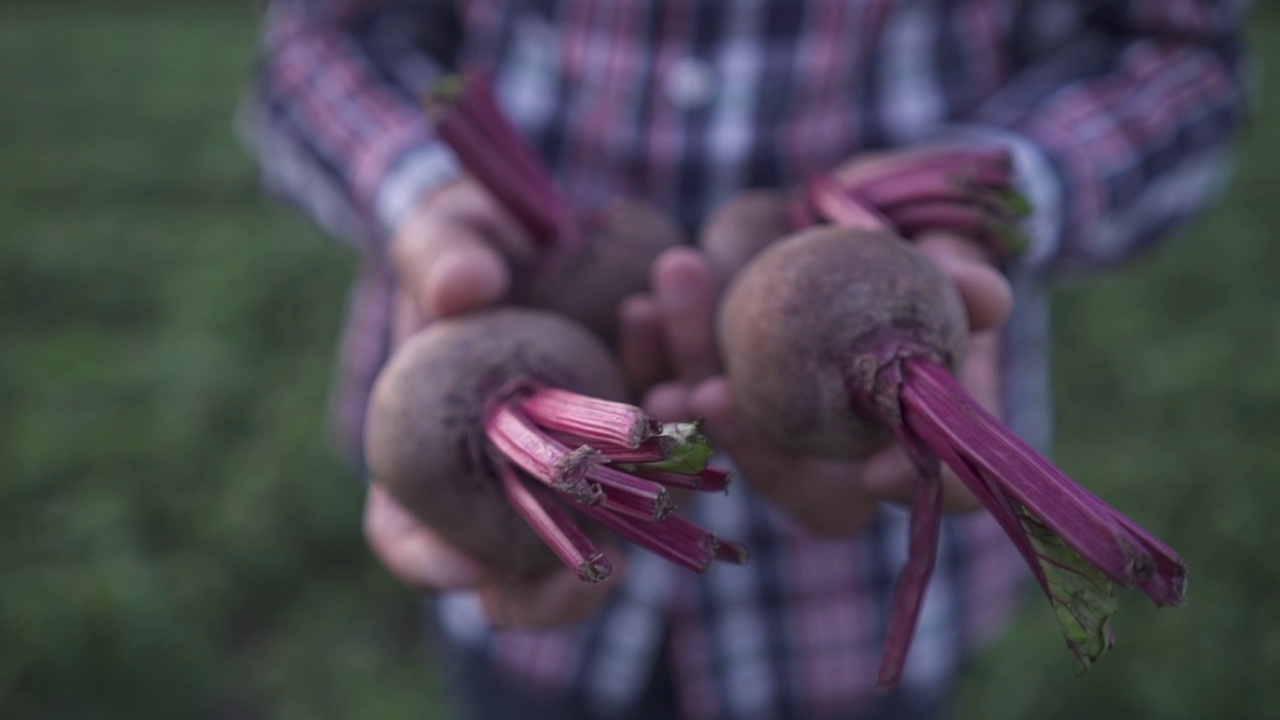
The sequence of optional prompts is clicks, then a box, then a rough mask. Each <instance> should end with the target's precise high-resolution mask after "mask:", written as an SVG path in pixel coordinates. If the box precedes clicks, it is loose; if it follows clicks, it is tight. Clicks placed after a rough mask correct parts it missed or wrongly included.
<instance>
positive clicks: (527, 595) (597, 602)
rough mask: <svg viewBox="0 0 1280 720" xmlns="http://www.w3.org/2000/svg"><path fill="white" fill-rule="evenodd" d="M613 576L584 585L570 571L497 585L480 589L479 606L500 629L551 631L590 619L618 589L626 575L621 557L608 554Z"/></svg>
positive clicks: (615, 554)
mask: <svg viewBox="0 0 1280 720" xmlns="http://www.w3.org/2000/svg"><path fill="white" fill-rule="evenodd" d="M609 558H610V562H611V563H612V564H613V573H612V574H611V575H610V576H609V579H608V580H606V581H604V582H601V583H588V582H583V581H582V579H581V578H579V577H578V576H577V575H575V574H573V573H572V572H570V571H569V570H567V569H564V570H561V569H557V570H556V571H555V572H553V573H551V574H550V575H548V576H546V577H542V578H538V579H537V580H531V581H518V580H511V581H494V582H490V583H486V584H485V585H484V586H483V587H482V588H481V589H480V602H481V605H482V606H483V607H484V610H485V612H486V614H488V616H489V619H490V622H492V623H493V624H494V625H496V626H498V627H522V628H530V629H537V628H551V627H557V626H564V625H571V624H574V623H578V622H581V621H583V620H586V619H587V618H589V617H591V616H592V615H593V614H595V612H596V611H597V610H599V609H600V608H601V607H602V606H603V605H604V603H605V601H606V600H608V598H609V595H610V594H612V593H613V591H614V590H615V589H616V588H617V587H618V585H619V583H620V582H621V579H622V575H623V574H624V573H625V571H626V567H625V563H624V562H623V559H622V553H621V552H617V551H616V550H615V551H614V552H610V553H609Z"/></svg>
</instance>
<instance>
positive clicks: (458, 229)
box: [388, 178, 533, 336]
mask: <svg viewBox="0 0 1280 720" xmlns="http://www.w3.org/2000/svg"><path fill="white" fill-rule="evenodd" d="M532 247H533V244H532V240H531V239H530V238H529V236H528V234H527V233H526V232H525V231H524V230H523V229H522V228H521V227H520V225H519V224H518V223H517V222H516V221H515V220H514V219H513V218H511V216H510V215H508V214H507V212H506V211H505V210H504V209H502V207H501V206H500V205H499V204H498V201H497V200H495V199H494V198H493V196H491V195H490V194H489V193H488V192H487V191H485V190H484V188H482V187H481V186H480V185H479V184H478V183H476V182H475V181H473V180H471V179H469V178H462V179H460V180H456V181H454V182H453V183H451V184H449V185H447V186H445V187H444V188H442V189H440V190H438V191H436V192H434V193H432V194H431V195H429V196H428V197H427V198H425V199H424V200H423V201H422V202H421V203H420V204H419V205H418V206H417V207H416V208H415V209H414V210H412V211H410V213H409V215H408V216H407V217H406V218H405V219H404V220H403V221H402V222H401V223H400V226H399V227H398V228H397V229H396V231H395V232H394V233H393V235H392V237H391V241H390V245H389V248H388V252H389V257H390V259H391V266H392V268H393V270H394V272H395V275H396V284H397V287H398V288H399V299H398V309H397V313H396V315H397V322H398V323H400V324H401V325H402V327H400V328H398V330H399V333H400V335H401V336H404V335H407V334H409V333H410V332H412V331H413V330H416V329H418V328H420V327H421V326H422V325H423V324H424V323H425V322H426V321H427V320H428V319H430V318H440V317H446V316H449V315H455V314H458V313H461V312H466V311H468V310H474V309H476V308H480V307H485V306H487V305H491V304H493V303H495V302H498V301H499V300H501V299H502V298H503V297H505V296H506V294H507V292H508V290H509V289H510V287H511V270H510V266H511V261H513V260H515V259H518V258H522V257H525V256H527V255H528V254H529V253H530V252H531V249H532Z"/></svg>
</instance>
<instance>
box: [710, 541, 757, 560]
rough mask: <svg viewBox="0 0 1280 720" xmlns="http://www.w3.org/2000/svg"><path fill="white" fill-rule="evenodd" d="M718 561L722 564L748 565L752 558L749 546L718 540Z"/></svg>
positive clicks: (716, 554)
mask: <svg viewBox="0 0 1280 720" xmlns="http://www.w3.org/2000/svg"><path fill="white" fill-rule="evenodd" d="M715 556H716V560H720V561H721V562H727V563H733V564H734V565H746V564H747V561H748V560H749V559H750V557H751V553H750V552H748V550H747V546H746V545H743V544H742V543H740V542H733V541H732V540H725V539H723V538H716V553H715Z"/></svg>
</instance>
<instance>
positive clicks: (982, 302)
mask: <svg viewBox="0 0 1280 720" xmlns="http://www.w3.org/2000/svg"><path fill="white" fill-rule="evenodd" d="M916 247H917V248H919V250H920V252H921V253H923V254H924V255H926V256H928V257H929V258H930V259H932V260H933V261H934V262H935V263H936V264H937V265H938V267H939V268H941V269H942V271H943V272H944V273H946V275H947V276H948V277H950V278H951V279H952V281H953V282H955V284H956V288H957V289H958V290H959V291H960V297H961V298H962V299H963V300H964V303H965V310H966V311H967V312H968V314H969V329H970V330H971V331H975V332H976V331H979V330H986V329H989V328H995V327H999V326H1000V325H1001V324H1002V323H1003V322H1004V321H1005V320H1006V319H1007V318H1008V317H1009V313H1010V312H1012V310H1013V288H1012V287H1011V286H1010V285H1009V280H1008V279H1007V278H1006V277H1005V276H1004V275H1003V274H1001V273H1000V271H999V270H997V269H996V268H995V267H993V266H992V265H991V263H990V262H989V261H988V260H987V258H986V252H985V251H984V250H983V249H982V248H981V247H979V246H978V244H977V243H976V242H973V241H971V240H967V239H964V238H960V237H956V236H953V235H950V234H945V233H930V234H927V235H923V236H921V237H920V238H918V239H917V241H916Z"/></svg>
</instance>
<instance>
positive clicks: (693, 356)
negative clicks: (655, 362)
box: [652, 247, 720, 382]
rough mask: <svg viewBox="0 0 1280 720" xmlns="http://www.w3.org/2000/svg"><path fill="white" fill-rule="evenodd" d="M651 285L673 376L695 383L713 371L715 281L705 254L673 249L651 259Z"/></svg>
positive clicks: (716, 365)
mask: <svg viewBox="0 0 1280 720" xmlns="http://www.w3.org/2000/svg"><path fill="white" fill-rule="evenodd" d="M652 285H653V289H654V296H655V298H656V300H657V305H658V312H659V314H660V315H661V317H662V326H663V329H664V335H665V337H666V347H667V350H668V351H669V352H670V356H671V364H672V366H673V369H674V370H675V373H676V376H677V377H678V378H680V379H681V380H684V381H686V382H697V381H699V380H702V379H703V378H705V377H707V376H709V375H712V374H714V373H716V372H717V371H718V370H719V367H720V362H719V359H718V357H717V352H716V345H715V312H716V294H717V281H716V276H715V272H714V271H713V270H712V269H711V265H710V263H709V262H708V261H707V258H706V256H704V255H703V254H702V253H701V252H699V251H697V250H694V249H692V248H683V247H681V248H673V249H671V250H668V251H666V252H664V253H663V254H662V255H659V256H658V259H657V260H655V261H654V264H653V272H652Z"/></svg>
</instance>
